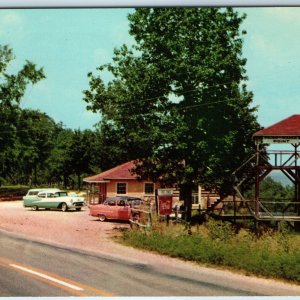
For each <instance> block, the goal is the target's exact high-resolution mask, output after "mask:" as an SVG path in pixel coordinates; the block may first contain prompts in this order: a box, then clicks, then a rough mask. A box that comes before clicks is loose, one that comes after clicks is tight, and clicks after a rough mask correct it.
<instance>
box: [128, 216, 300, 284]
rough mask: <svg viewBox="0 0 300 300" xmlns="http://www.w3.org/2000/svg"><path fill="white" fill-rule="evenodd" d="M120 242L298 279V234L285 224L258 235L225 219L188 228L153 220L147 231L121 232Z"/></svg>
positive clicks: (271, 275) (299, 256) (299, 267)
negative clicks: (150, 228)
mask: <svg viewBox="0 0 300 300" xmlns="http://www.w3.org/2000/svg"><path fill="white" fill-rule="evenodd" d="M122 242H123V243H125V244H126V245H130V246H133V247H137V248H142V249H146V250H150V251H155V252H158V253H160V254H165V255H169V256H172V257H177V258H181V259H184V260H189V261H194V262H199V263H205V264H209V265H217V266H226V267H230V268H233V269H236V270H240V271H246V272H247V273H251V274H255V275H262V276H266V277H272V278H278V279H285V280H289V281H293V282H295V283H300V235H299V234H291V233H289V232H288V231H287V229H286V227H285V226H282V228H281V229H280V230H278V231H271V230H267V231H265V232H263V233H262V234H260V235H259V236H258V235H256V234H254V233H253V232H251V231H250V230H247V229H240V230H239V232H238V233H236V230H235V228H233V227H232V225H231V224H229V223H222V222H218V221H214V220H209V221H208V222H207V223H205V224H204V225H201V226H194V227H192V229H191V231H188V230H187V228H186V227H185V226H183V225H181V224H176V225H173V224H170V225H169V226H167V225H166V224H165V223H159V222H155V224H154V226H153V229H152V230H151V231H144V230H139V229H134V230H130V231H126V232H123V235H122Z"/></svg>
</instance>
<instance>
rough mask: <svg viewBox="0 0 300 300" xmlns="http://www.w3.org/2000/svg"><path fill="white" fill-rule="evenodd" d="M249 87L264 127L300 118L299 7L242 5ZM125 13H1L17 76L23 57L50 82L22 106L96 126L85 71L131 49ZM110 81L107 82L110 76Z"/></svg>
mask: <svg viewBox="0 0 300 300" xmlns="http://www.w3.org/2000/svg"><path fill="white" fill-rule="evenodd" d="M237 10H238V11H239V12H240V13H246V14H247V18H246V20H245V21H244V22H243V24H242V29H245V30H246V31H247V35H245V36H244V37H243V40H244V46H243V57H245V58H246V59H247V65H246V70H247V75H248V78H249V80H248V89H249V90H250V91H252V92H253V93H254V98H253V105H254V106H258V112H257V117H258V121H259V123H260V124H261V125H262V126H270V125H273V124H274V123H276V122H278V121H281V120H282V119H284V118H287V117H289V116H290V115H293V114H300V55H299V53H300V34H299V32H300V7H297V8H295V7H291V8H284V7H281V8H275V7H269V8H261V7H260V8H258V7H257V8H255V7H252V8H239V9H237ZM130 12H133V9H128V8H110V9H107V8H97V9H91V8H89V9H88V8H86V9H27V10H26V9H1V10H0V44H1V45H6V44H8V45H9V46H10V47H11V48H13V50H14V54H15V60H14V61H13V62H12V64H11V66H10V69H9V70H10V71H11V72H12V73H14V72H17V71H18V70H19V69H20V68H21V67H22V66H23V65H24V62H25V61H26V60H30V61H32V62H34V63H35V64H36V65H37V67H43V68H44V72H45V75H46V77H47V78H46V79H45V80H43V81H41V82H39V83H38V84H36V85H33V86H29V87H28V90H27V92H26V95H25V97H24V98H23V100H22V103H21V106H22V107H23V108H25V107H26V108H32V109H38V110H40V111H42V112H45V113H47V114H48V115H49V116H50V117H52V118H53V119H54V120H55V121H56V122H62V123H63V124H64V125H65V126H66V127H67V128H72V129H82V130H83V129H92V128H93V125H94V124H95V123H97V122H98V121H99V120H100V115H99V114H93V113H91V112H89V111H87V110H86V103H85V102H84V101H83V93H82V91H83V90H85V89H88V78H87V73H88V72H95V71H96V68H97V67H98V66H99V65H101V64H104V63H107V62H110V61H111V58H112V55H113V49H114V48H116V47H119V46H121V45H122V44H124V43H125V44H132V42H133V39H132V37H131V36H130V35H129V33H128V29H129V26H128V20H127V15H128V13H130ZM106 80H109V77H106Z"/></svg>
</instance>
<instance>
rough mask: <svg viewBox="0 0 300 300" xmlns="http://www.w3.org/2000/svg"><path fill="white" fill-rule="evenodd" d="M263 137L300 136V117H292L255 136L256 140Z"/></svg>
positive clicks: (260, 131) (258, 132)
mask: <svg viewBox="0 0 300 300" xmlns="http://www.w3.org/2000/svg"><path fill="white" fill-rule="evenodd" d="M263 136H300V115H292V116H290V117H288V118H286V119H284V120H282V121H280V122H278V123H276V124H274V125H272V126H269V127H267V128H264V129H262V130H259V131H257V132H256V133H254V135H253V137H254V138H255V137H263Z"/></svg>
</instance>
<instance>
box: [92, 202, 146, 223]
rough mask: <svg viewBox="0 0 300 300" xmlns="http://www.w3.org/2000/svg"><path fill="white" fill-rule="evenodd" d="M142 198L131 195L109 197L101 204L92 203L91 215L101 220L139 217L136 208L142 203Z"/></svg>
mask: <svg viewBox="0 0 300 300" xmlns="http://www.w3.org/2000/svg"><path fill="white" fill-rule="evenodd" d="M142 202H143V201H142V199H140V198H137V197H129V196H116V197H109V198H107V199H106V200H105V201H104V202H103V203H101V204H93V205H90V207H89V209H90V215H91V216H92V217H97V218H99V220H100V221H101V222H103V221H105V220H106V219H114V220H124V221H128V220H129V219H133V220H135V219H138V217H139V212H138V211H136V210H135V208H137V207H139V206H140V205H141V204H142Z"/></svg>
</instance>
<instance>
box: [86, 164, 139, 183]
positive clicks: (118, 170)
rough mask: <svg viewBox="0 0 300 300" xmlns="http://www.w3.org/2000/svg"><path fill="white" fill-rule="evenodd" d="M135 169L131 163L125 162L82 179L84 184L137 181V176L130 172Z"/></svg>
mask: <svg viewBox="0 0 300 300" xmlns="http://www.w3.org/2000/svg"><path fill="white" fill-rule="evenodd" d="M134 167H135V164H134V162H133V161H129V162H126V163H124V164H122V165H119V166H117V167H115V168H112V169H110V170H107V171H104V172H102V173H99V174H97V175H94V176H90V177H86V178H84V179H83V181H85V182H109V181H110V180H112V179H123V180H124V179H137V175H135V174H132V173H131V172H130V170H131V169H133V168H134Z"/></svg>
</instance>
